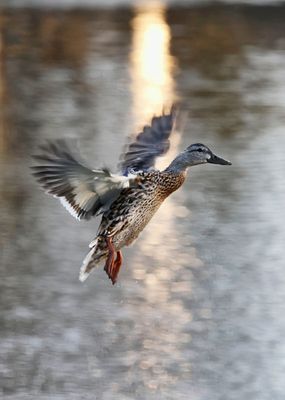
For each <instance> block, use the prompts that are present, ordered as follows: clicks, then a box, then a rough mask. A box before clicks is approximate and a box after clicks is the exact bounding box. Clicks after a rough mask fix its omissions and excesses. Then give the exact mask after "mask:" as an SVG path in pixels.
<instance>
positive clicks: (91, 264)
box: [79, 240, 107, 282]
mask: <svg viewBox="0 0 285 400" xmlns="http://www.w3.org/2000/svg"><path fill="white" fill-rule="evenodd" d="M91 244H92V247H91ZM89 246H90V247H91V250H90V251H89V253H88V254H87V256H86V257H85V258H84V260H83V263H82V266H81V268H80V272H79V280H80V281H81V282H84V281H86V279H87V278H88V276H89V275H90V273H91V272H92V270H93V269H94V268H95V267H96V265H97V264H98V263H99V262H100V261H101V260H102V259H103V258H105V257H106V255H107V254H106V252H105V251H101V250H100V249H98V245H97V240H93V241H92V242H91V243H90V245H89Z"/></svg>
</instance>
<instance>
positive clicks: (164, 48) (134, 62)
mask: <svg viewBox="0 0 285 400" xmlns="http://www.w3.org/2000/svg"><path fill="white" fill-rule="evenodd" d="M132 27H133V41H132V44H133V47H132V52H131V60H130V61H131V74H132V91H133V115H134V122H135V126H136V127H141V126H142V125H143V124H144V123H145V122H146V121H149V120H150V119H151V117H152V116H153V115H154V114H156V115H158V114H160V113H161V111H162V110H163V108H164V107H165V106H166V107H169V106H170V105H171V104H173V103H174V102H175V101H176V100H177V96H176V94H175V85H174V79H173V72H174V66H175V60H174V58H173V57H172V56H171V55H170V40H171V32H170V28H169V26H168V24H167V22H166V9H165V6H162V5H158V4H156V6H144V7H138V8H136V9H135V17H134V19H133V21H132ZM179 142H180V135H179V134H178V133H177V132H175V133H174V134H173V135H172V138H171V149H170V151H169V153H168V154H167V156H166V157H164V159H163V161H162V162H160V163H159V165H157V167H158V168H163V167H165V166H166V165H167V164H168V163H169V162H170V160H172V159H173V158H174V156H175V155H176V154H177V152H178V150H179ZM188 216H189V210H188V209H187V208H186V207H184V206H179V204H177V200H176V201H175V202H174V201H173V199H171V198H169V199H167V201H166V202H165V204H163V206H162V207H161V209H160V210H159V212H158V214H157V216H155V217H154V219H153V220H152V221H151V223H150V224H149V226H147V228H146V229H145V232H144V234H143V235H142V236H141V238H140V240H139V241H138V242H137V246H139V251H137V252H136V255H135V256H134V257H135V260H134V261H135V262H134V264H133V265H134V269H133V275H134V277H135V279H138V280H141V281H143V283H144V285H145V289H146V290H145V298H146V299H147V301H148V302H149V303H150V304H152V303H155V304H156V305H158V304H161V305H162V306H163V307H162V308H163V309H164V305H165V304H167V302H168V300H169V297H170V296H171V295H172V290H171V282H172V281H178V282H176V286H175V290H177V291H184V292H187V293H188V294H189V293H190V291H191V284H190V278H189V276H190V273H189V274H188V273H185V274H183V278H184V279H186V282H187V283H186V284H184V283H182V282H180V283H179V281H180V280H181V278H180V276H181V275H180V271H181V270H184V269H186V267H187V266H188V265H189V264H190V263H191V265H193V264H195V265H196V266H198V265H200V264H201V263H200V260H198V259H197V257H196V256H195V251H191V252H190V251H189V250H194V249H192V248H191V249H189V241H188V244H187V246H188V247H187V254H186V251H185V250H184V251H183V242H185V238H180V237H179V233H177V234H176V233H175V235H174V234H173V233H174V232H176V231H177V221H179V218H181V217H183V218H187V217H188ZM180 236H181V235H180ZM188 238H189V236H188ZM188 251H189V253H188ZM189 254H191V255H190V256H189ZM150 255H151V259H152V262H150V264H154V263H155V269H152V270H148V268H147V267H146V264H147V259H148V257H150ZM189 257H190V258H191V260H189ZM187 277H188V278H187ZM176 293H177V292H176ZM180 293H181V292H180ZM174 304H175V303H174ZM173 306H174V305H173ZM161 312H162V310H161ZM168 312H171V307H170V308H168ZM174 312H175V311H174ZM177 318H178V317H176V319H177ZM180 318H181V319H180ZM189 318H191V316H189V310H187V311H186V310H181V313H180V317H179V322H180V323H181V326H183V324H184V323H186V321H189ZM177 322H178V321H177ZM179 322H178V324H177V326H179ZM181 326H180V328H181ZM178 329H179V328H178Z"/></svg>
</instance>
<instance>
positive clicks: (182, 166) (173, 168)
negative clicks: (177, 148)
mask: <svg viewBox="0 0 285 400" xmlns="http://www.w3.org/2000/svg"><path fill="white" fill-rule="evenodd" d="M190 161H191V160H190ZM190 166H191V162H190V163H189V157H186V154H185V153H180V154H178V156H177V157H175V158H174V160H173V161H172V162H171V163H170V164H169V166H168V167H167V168H166V169H165V172H170V173H173V174H180V173H181V172H186V169H187V168H188V167H190Z"/></svg>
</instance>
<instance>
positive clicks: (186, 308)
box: [0, 4, 285, 400]
mask: <svg viewBox="0 0 285 400" xmlns="http://www.w3.org/2000/svg"><path fill="white" fill-rule="evenodd" d="M140 12H141V11H140V10H136V9H133V8H115V9H108V10H102V9H81V10H64V11H61V10H57V11H54V10H52V9H49V10H46V9H44V10H41V9H33V8H28V9H21V8H18V9H8V8H7V9H5V8H4V9H2V12H1V14H0V24H1V56H0V71H1V78H0V82H1V87H0V104H1V107H0V164H1V165H0V168H1V175H0V213H1V233H0V247H1V254H0V262H1V266H0V296H1V299H0V337H1V342H0V397H1V398H3V399H16V400H18V399H56V400H59V399H60V400H62V399H98V400H99V399H100V400H101V399H102V400H109V399H119V400H130V399H138V400H140V399H142V400H144V399H155V400H158V399H161V400H165V399H169V400H170V399H171V400H172V399H178V400H184V399H185V400H186V399H187V400H188V399H191V400H209V399H211V400H240V399H247V400H251V399H252V400H267V399H268V400H269V399H274V400H283V399H284V397H285V379H284V373H285V339H284V338H285V310H284V304H285V273H284V268H285V250H284V245H285V230H284V217H285V215H284V214H285V209H284V195H285V179H284V173H285V154H284V149H285V132H284V125H285V25H284V21H285V6H284V5H282V4H281V5H274V6H262V7H261V6H260V7H255V6H246V5H239V6H238V5H235V6H225V5H224V6H223V5H216V6H211V5H208V6H205V7H194V6H193V7H192V6H188V7H186V8H180V7H174V6H172V7H171V8H169V9H165V8H164V9H163V13H162V17H163V19H164V24H165V26H166V27H167V29H168V30H169V32H170V38H169V49H168V50H169V54H168V55H167V57H168V61H169V63H170V64H171V65H170V68H169V70H168V74H169V76H168V78H169V79H170V80H171V83H170V86H169V85H168V84H166V86H167V85H168V86H167V87H166V90H165V96H164V97H163V98H162V100H163V102H165V103H168V102H169V100H172V99H173V98H179V99H182V100H183V108H184V109H185V110H186V111H187V113H186V114H187V117H186V118H185V121H184V132H183V134H182V135H181V136H180V137H179V140H180V142H179V143H178V142H177V143H178V144H177V148H176V149H175V151H176V150H178V149H183V148H184V147H185V146H187V145H189V144H190V143H193V142H196V141H199V142H203V143H205V144H207V145H209V146H210V147H211V148H213V150H214V151H215V152H216V153H217V154H219V155H221V156H224V157H225V158H227V159H230V160H231V161H232V163H233V165H232V166H231V167H219V166H211V165H207V166H200V167H195V168H193V169H192V170H191V171H190V173H189V177H188V179H187V181H186V182H185V184H184V186H183V188H182V189H180V191H178V192H177V193H175V194H174V195H173V196H172V197H171V198H170V199H168V200H167V201H166V203H165V204H164V205H163V207H162V208H161V210H160V211H159V212H158V214H157V216H156V217H155V218H154V219H153V220H152V222H151V223H150V224H149V226H148V227H147V229H146V230H145V231H144V232H143V233H142V235H141V236H140V238H139V240H138V241H137V242H136V244H135V245H133V246H132V247H130V248H127V249H125V251H124V266H123V268H122V271H121V273H120V279H119V282H118V284H117V285H116V286H115V287H112V285H111V284H110V281H109V280H108V279H107V278H106V275H105V273H104V271H103V270H102V268H100V269H97V270H96V271H95V272H94V273H93V274H92V275H91V276H90V278H89V279H88V280H87V281H86V283H85V284H81V283H80V282H79V281H78V270H79V267H80V264H81V262H82V259H83V257H84V255H85V254H86V252H87V250H88V248H87V245H88V243H89V242H90V241H91V240H92V239H93V237H94V236H95V233H96V228H97V225H98V222H96V221H91V222H82V223H78V222H77V221H76V220H73V218H72V217H71V216H70V215H68V214H67V212H66V211H65V210H64V209H63V208H62V207H61V206H60V204H59V203H58V202H57V201H56V200H55V199H53V198H52V197H48V196H46V195H44V193H43V192H42V191H41V190H40V189H39V187H38V186H37V184H36V183H35V182H34V180H33V178H32V177H31V175H30V171H29V166H30V165H31V158H30V155H31V154H32V153H33V152H35V150H36V148H37V146H38V145H39V144H40V143H42V142H43V141H44V139H46V138H50V139H51V138H59V137H65V138H70V139H76V138H79V139H80V147H81V151H82V155H83V156H84V157H85V158H86V160H88V163H89V164H90V165H91V166H93V167H98V166H100V165H108V166H110V167H113V168H114V169H115V167H116V159H117V158H118V157H119V155H120V152H121V148H122V147H123V145H124V143H125V142H126V140H127V136H128V135H130V134H132V133H135V132H136V131H137V130H138V129H139V128H140V127H141V125H142V124H143V122H147V121H143V113H144V110H145V108H146V107H147V106H148V105H147V104H146V103H143V102H141V98H140V94H141V92H143V90H144V85H143V84H142V82H138V81H136V79H137V78H136V68H137V67H136V64H134V62H133V61H132V55H133V54H135V52H136V49H134V47H135V46H136V44H135V41H134V35H135V32H134V30H135V24H134V21H135V18H136V17H137V16H138V14H139V13H140ZM150 12H152V11H150ZM166 36H167V35H166ZM139 85H140V86H139ZM167 90H170V91H171V95H169V93H168V92H167ZM163 93H164V92H163ZM154 112H157V109H155V110H154Z"/></svg>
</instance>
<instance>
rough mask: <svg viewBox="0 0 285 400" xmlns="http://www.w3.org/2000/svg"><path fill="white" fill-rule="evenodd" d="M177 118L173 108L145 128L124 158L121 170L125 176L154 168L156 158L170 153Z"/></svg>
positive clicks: (153, 119)
mask: <svg viewBox="0 0 285 400" xmlns="http://www.w3.org/2000/svg"><path fill="white" fill-rule="evenodd" d="M175 116H176V109H175V107H172V108H171V111H170V112H169V113H168V114H163V115H161V116H160V117H153V118H152V120H151V124H150V125H146V126H145V127H144V128H143V131H142V132H140V133H139V134H138V135H137V137H136V140H135V141H134V142H133V143H131V144H130V145H129V146H128V148H127V150H126V152H125V153H124V154H123V156H122V161H121V163H120V169H121V171H122V173H123V174H124V175H127V174H128V172H129V171H130V170H134V171H145V170H148V169H150V168H152V167H154V163H155V159H156V157H158V156H162V155H163V154H165V153H166V152H167V151H168V149H169V147H170V141H169V136H170V134H171V132H172V130H173V126H174V121H175Z"/></svg>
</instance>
